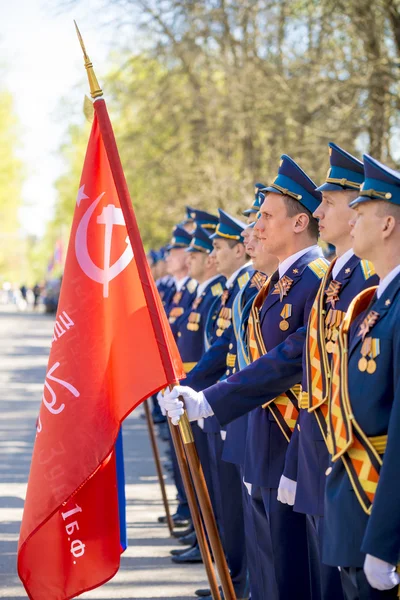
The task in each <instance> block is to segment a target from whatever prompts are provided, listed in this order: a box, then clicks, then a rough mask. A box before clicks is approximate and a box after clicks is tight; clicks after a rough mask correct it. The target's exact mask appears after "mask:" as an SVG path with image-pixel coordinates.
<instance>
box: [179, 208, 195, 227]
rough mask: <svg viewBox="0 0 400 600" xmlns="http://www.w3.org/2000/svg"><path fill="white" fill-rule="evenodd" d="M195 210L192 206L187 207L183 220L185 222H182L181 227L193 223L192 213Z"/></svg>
mask: <svg viewBox="0 0 400 600" xmlns="http://www.w3.org/2000/svg"><path fill="white" fill-rule="evenodd" d="M193 210H194V209H193V208H191V207H190V206H185V212H186V214H185V218H184V219H183V221H181V222H180V223H179V226H181V225H186V224H187V223H193V217H192V216H191V214H190V213H191V212H193Z"/></svg>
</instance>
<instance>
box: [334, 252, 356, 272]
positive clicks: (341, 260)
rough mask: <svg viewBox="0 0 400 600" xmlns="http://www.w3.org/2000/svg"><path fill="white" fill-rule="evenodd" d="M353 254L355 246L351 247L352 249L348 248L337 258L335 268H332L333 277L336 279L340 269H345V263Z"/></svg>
mask: <svg viewBox="0 0 400 600" xmlns="http://www.w3.org/2000/svg"><path fill="white" fill-rule="evenodd" d="M353 256H354V251H353V248H350V250H347V252H345V253H344V254H342V256H339V257H338V258H337V259H336V262H335V264H334V265H333V269H332V277H333V279H336V277H337V276H338V275H339V273H340V271H341V270H342V269H343V267H344V265H345V264H346V263H347V262H349V260H350V259H351V258H352V257H353Z"/></svg>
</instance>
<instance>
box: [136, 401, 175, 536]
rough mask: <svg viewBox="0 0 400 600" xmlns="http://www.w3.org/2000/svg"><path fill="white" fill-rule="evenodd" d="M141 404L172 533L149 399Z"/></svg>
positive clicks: (172, 525)
mask: <svg viewBox="0 0 400 600" xmlns="http://www.w3.org/2000/svg"><path fill="white" fill-rule="evenodd" d="M143 405H144V412H145V415H146V421H147V428H148V430H149V437H150V443H151V447H152V450H153V456H154V462H155V465H156V471H157V476H158V482H159V484H160V489H161V496H162V499H163V503H164V509H165V516H166V517H167V525H168V529H169V532H170V533H172V530H173V528H174V522H173V520H172V517H171V511H170V510H169V504H168V498H167V492H166V489H165V481H164V475H163V472H162V467H161V461H160V453H159V451H158V445H157V440H156V436H155V433H154V425H153V419H152V418H151V413H150V408H149V401H148V400H145V401H144V403H143Z"/></svg>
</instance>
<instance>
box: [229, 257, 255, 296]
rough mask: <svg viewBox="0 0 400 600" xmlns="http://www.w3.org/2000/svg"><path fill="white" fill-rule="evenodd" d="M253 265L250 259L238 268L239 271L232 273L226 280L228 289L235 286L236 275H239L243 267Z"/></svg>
mask: <svg viewBox="0 0 400 600" xmlns="http://www.w3.org/2000/svg"><path fill="white" fill-rule="evenodd" d="M251 265H252V262H251V260H250V261H249V262H248V263H246V264H245V265H242V266H241V267H240V269H238V270H237V271H235V272H234V273H232V275H231V276H230V277H228V279H227V280H226V283H225V286H226V289H227V290H229V289H230V288H231V287H232V286H233V282H234V281H235V279H236V277H237V276H238V275H239V273H240V271H241V270H242V269H245V268H246V267H251Z"/></svg>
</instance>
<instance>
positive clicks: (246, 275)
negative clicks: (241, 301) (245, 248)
mask: <svg viewBox="0 0 400 600" xmlns="http://www.w3.org/2000/svg"><path fill="white" fill-rule="evenodd" d="M249 279H250V275H249V272H248V271H246V273H243V275H241V276H240V277H239V279H238V286H239V288H240V289H242V287H243V286H245V285H246V283H247V282H248V280H249Z"/></svg>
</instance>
